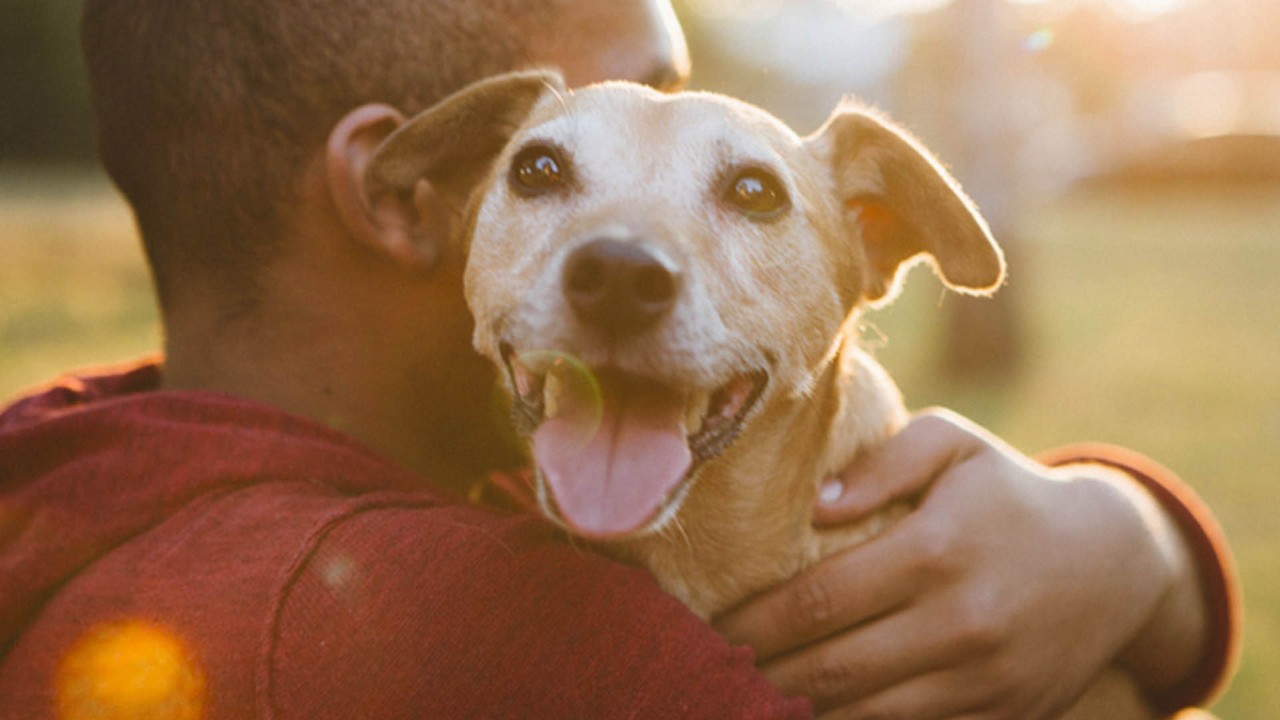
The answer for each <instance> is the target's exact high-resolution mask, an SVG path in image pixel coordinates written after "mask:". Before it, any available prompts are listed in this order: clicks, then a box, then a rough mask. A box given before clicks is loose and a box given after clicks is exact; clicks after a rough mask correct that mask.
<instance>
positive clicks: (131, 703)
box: [57, 621, 205, 720]
mask: <svg viewBox="0 0 1280 720" xmlns="http://www.w3.org/2000/svg"><path fill="white" fill-rule="evenodd" d="M204 703H205V678H204V673H203V672H202V671H201V669H200V667H199V665H198V664H197V663H196V662H195V660H194V658H193V656H192V655H191V653H190V652H188V650H187V648H186V647H185V646H184V644H183V643H182V641H181V640H179V639H178V637H177V636H175V635H173V634H172V633H170V632H168V631H166V630H163V629H161V628H158V627H155V626H153V625H150V624H147V623H143V622H140V621H129V622H121V623H111V624H107V625H100V626H98V627H95V628H93V629H91V630H90V631H89V632H87V633H85V634H84V635H83V636H82V637H81V638H80V640H79V641H77V642H76V644H75V645H74V646H73V647H72V648H71V650H70V652H68V653H67V656H66V657H65V658H64V659H63V661H62V664H61V665H60V666H59V668H58V680H57V707H58V718H59V720H199V719H200V718H201V717H202V716H203V715H204Z"/></svg>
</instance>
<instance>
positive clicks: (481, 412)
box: [163, 307, 518, 493]
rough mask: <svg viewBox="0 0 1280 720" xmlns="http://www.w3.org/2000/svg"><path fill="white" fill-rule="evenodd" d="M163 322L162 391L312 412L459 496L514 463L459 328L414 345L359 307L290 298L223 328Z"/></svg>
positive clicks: (485, 375) (488, 377)
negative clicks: (294, 303) (207, 393)
mask: <svg viewBox="0 0 1280 720" xmlns="http://www.w3.org/2000/svg"><path fill="white" fill-rule="evenodd" d="M169 325H170V334H169V336H168V342H167V348H166V349H167V359H166V362H165V370H164V380H163V382H164V385H165V387H167V388H171V389H202V390H213V391H219V392H225V393H229V394H232V395H236V396H239V397H244V398H247V399H250V400H255V401H258V402H262V403H264V404H267V405H271V406H273V407H276V408H279V409H281V410H284V411H286V412H289V413H292V414H295V415H300V416H303V417H307V418H310V419H312V420H314V421H316V422H319V423H321V424H324V425H326V426H329V427H331V428H334V429H335V430H338V431H340V432H343V433H345V434H348V435H350V436H352V437H354V438H356V439H357V440H360V441H362V442H363V443H365V444H366V445H368V446H370V447H371V448H372V449H374V450H375V451H377V452H379V453H381V454H383V455H385V456H387V457H389V458H391V459H392V460H395V461H397V462H399V463H400V464H402V465H404V466H405V467H407V468H409V469H410V470H413V471H415V472H417V473H419V474H421V475H423V476H424V477H426V478H429V479H430V481H431V482H432V484H434V485H436V486H439V487H442V488H448V489H449V490H452V491H455V492H459V493H460V492H465V490H466V488H467V487H468V485H469V484H470V483H471V482H473V481H474V480H476V479H478V478H480V477H482V476H483V474H484V473H485V472H486V471H488V470H492V469H495V468H499V467H510V466H512V465H513V464H515V463H516V462H518V456H517V454H516V453H515V452H514V451H513V450H511V449H510V446H509V445H506V444H505V443H503V442H502V440H501V439H500V433H499V432H498V430H497V426H496V423H495V421H494V417H495V413H493V411H492V409H491V407H490V398H491V397H492V392H491V390H492V386H493V379H492V372H491V370H490V368H489V366H488V364H487V363H485V362H484V361H483V360H481V359H480V358H478V357H476V356H475V355H474V353H473V351H471V350H470V347H469V345H467V344H465V343H463V344H462V345H461V346H460V347H459V346H458V345H459V343H458V342H457V340H458V338H457V337H452V338H451V337H450V336H451V335H454V336H456V335H457V331H454V332H452V333H451V332H448V329H446V331H445V332H443V333H442V336H441V337H439V338H438V340H439V342H438V343H434V344H433V345H438V347H421V346H422V345H423V343H422V341H421V340H415V339H414V338H402V337H399V335H400V333H399V332H398V331H397V330H396V329H395V327H394V326H390V327H386V326H379V327H371V326H370V325H369V319H368V316H361V315H360V314H359V313H348V314H343V313H342V312H341V311H332V309H330V310H328V311H325V310H321V311H317V310H315V309H311V308H297V307H293V308H289V309H282V308H275V309H274V310H263V311H262V312H255V313H254V314H252V315H250V316H248V317H245V318H241V319H238V320H235V321H232V322H229V323H223V324H222V325H221V326H220V327H216V326H214V325H213V324H212V323H192V322H189V321H188V322H184V323H174V322H171V323H170V324H169ZM175 327H176V328H181V329H183V330H185V331H186V332H185V333H183V332H175V330H174V328H175ZM464 337H465V333H464ZM450 340H452V341H453V342H450ZM415 343H416V344H415ZM449 346H453V348H454V349H453V351H452V352H450V351H448V347H449ZM415 347H419V348H420V351H418V352H415V350H414V348H415Z"/></svg>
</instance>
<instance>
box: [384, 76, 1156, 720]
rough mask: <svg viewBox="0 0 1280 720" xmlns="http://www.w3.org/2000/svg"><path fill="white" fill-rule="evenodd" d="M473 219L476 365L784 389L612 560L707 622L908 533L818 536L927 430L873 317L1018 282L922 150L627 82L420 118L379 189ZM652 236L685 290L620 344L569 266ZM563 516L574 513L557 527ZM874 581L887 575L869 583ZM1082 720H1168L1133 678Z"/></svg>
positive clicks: (479, 98)
mask: <svg viewBox="0 0 1280 720" xmlns="http://www.w3.org/2000/svg"><path fill="white" fill-rule="evenodd" d="M535 140H536V141H537V142H541V143H550V144H554V145H555V146H557V147H559V148H562V149H563V150H564V151H565V153H566V154H567V155H570V156H572V163H573V168H574V177H573V183H574V185H573V187H572V188H571V190H570V191H569V192H566V193H563V194H561V195H558V196H557V197H556V198H555V199H553V200H545V199H541V200H539V199H535V200H533V201H531V200H530V198H527V197H522V196H520V195H519V194H518V193H514V192H512V191H511V188H510V187H508V182H507V168H508V167H509V165H510V164H511V162H512V159H513V157H514V155H515V153H516V152H517V151H518V150H519V149H520V148H521V147H523V146H526V145H527V144H528V143H529V142H532V141H535ZM742 163H750V164H756V165H762V166H766V167H768V168H771V169H773V170H774V171H775V172H776V173H777V175H778V176H779V177H780V178H781V179H782V181H783V183H784V185H785V187H786V189H787V191H788V193H789V195H790V199H791V200H790V201H791V207H790V209H789V210H788V211H787V212H786V213H785V214H784V215H783V216H781V217H779V218H777V219H775V220H771V221H769V222H754V221H752V220H750V219H748V218H744V217H742V216H740V215H738V214H735V213H734V212H733V211H732V210H731V209H726V208H725V207H723V206H722V205H721V204H718V202H719V198H718V195H717V193H716V191H715V190H714V186H715V183H716V181H717V177H718V173H722V172H723V170H724V168H726V167H732V166H734V165H735V164H737V165H741V164H742ZM424 178H425V179H426V180H427V181H429V182H431V183H432V185H433V186H434V187H435V188H437V189H438V190H439V191H440V192H442V193H444V194H446V196H448V197H451V198H452V201H453V202H455V203H456V204H457V205H458V207H459V208H465V210H464V217H465V222H466V225H465V230H464V232H462V233H461V237H462V241H463V243H462V244H463V247H461V248H459V249H460V250H463V251H465V252H468V253H469V255H468V264H467V271H466V292H467V299H468V302H469V304H470V306H471V309H472V311H473V313H474V315H475V319H476V330H475V343H476V347H477V349H478V350H479V351H480V352H481V353H483V354H485V355H487V356H489V357H490V358H492V359H493V360H494V361H495V363H498V364H499V365H500V364H501V361H502V358H501V357H500V351H499V346H500V344H501V343H507V344H510V345H513V346H514V347H516V348H518V349H521V350H528V349H542V348H554V349H556V350H559V351H563V352H567V353H570V354H572V355H574V356H576V357H578V358H580V359H581V360H582V361H583V362H584V363H586V364H587V365H588V366H591V367H603V366H609V367H612V368H615V369H617V370H621V371H625V372H627V373H630V374H633V375H637V376H643V377H646V378H654V379H657V380H660V381H661V382H663V383H664V384H666V385H668V386H670V387H674V388H680V389H685V390H690V391H692V390H699V389H703V390H705V389H710V388H714V387H717V386H720V385H722V384H724V383H725V382H727V381H728V380H729V379H730V378H731V377H733V376H734V375H735V374H737V373H742V372H744V371H748V370H755V369H761V368H765V369H767V371H768V373H769V381H768V386H767V389H766V391H765V394H764V395H763V397H762V399H761V400H760V402H759V403H758V404H757V405H756V407H755V410H754V412H753V413H752V415H751V416H750V417H749V418H747V420H746V423H745V426H744V428H743V430H742V434H741V436H740V437H739V438H738V439H737V441H736V442H734V443H733V444H732V445H731V446H730V447H728V449H726V450H725V451H724V452H723V454H721V455H720V456H718V457H716V458H714V459H712V460H711V461H709V462H707V463H706V464H704V465H702V466H701V467H700V468H698V469H697V470H696V471H695V473H694V477H692V478H691V479H690V480H689V481H688V482H691V483H692V485H691V486H690V488H689V489H688V492H687V494H685V495H684V500H683V503H682V504H680V505H679V507H678V508H674V509H673V510H672V512H670V513H665V514H664V516H663V517H661V518H659V519H658V520H657V521H655V523H654V524H652V525H651V526H650V527H648V528H646V529H645V530H644V531H642V532H638V533H635V534H633V535H631V536H628V537H625V538H620V539H611V540H609V541H608V542H604V543H601V548H602V549H603V550H604V551H605V552H608V553H611V554H614V555H617V556H619V557H622V558H625V559H629V560H633V561H637V562H640V563H642V564H644V565H645V566H647V567H648V568H650V569H651V570H652V571H653V573H654V575H655V576H656V577H657V579H658V580H659V582H660V583H661V584H662V585H663V587H664V588H665V589H667V590H668V591H669V592H671V593H672V594H674V595H675V596H676V597H678V598H680V599H681V600H682V601H683V602H685V603H686V604H688V605H689V607H690V608H692V609H693V610H694V611H695V612H696V613H698V614H699V615H701V616H703V617H710V616H711V615H713V614H715V613H717V612H719V611H722V610H724V609H727V608H728V607H731V606H732V605H734V604H735V603H737V602H739V601H741V600H743V599H745V598H746V597H748V596H749V595H751V594H753V593H755V592H758V591H760V590H762V589H764V588H766V587H769V586H771V585H774V584H776V583H778V582H779V581H781V580H783V579H784V578H787V577H789V576H791V575H794V574H795V573H797V572H799V571H800V570H802V569H803V568H805V567H806V566H808V565H810V564H812V563H814V562H815V561H817V560H818V559H819V558H821V557H823V556H825V555H827V554H830V553H832V552H834V551H836V550H838V549H841V548H845V547H848V546H850V545H852V544H855V543H857V542H861V541H863V540H865V539H867V538H869V537H871V536H873V535H874V534H876V533H878V532H879V531H880V530H881V529H882V528H883V527H885V526H886V525H887V524H888V523H890V522H892V520H893V519H895V518H896V517H897V516H899V515H901V514H902V513H904V512H906V511H907V509H906V508H904V507H895V508H891V509H889V510H886V511H885V512H882V513H881V514H879V515H877V516H875V517H873V518H872V519H870V520H868V521H866V522H864V523H862V524H860V525H858V526H856V527H848V528H842V529H839V530H821V531H820V530H816V529H815V528H814V526H813V524H812V522H811V520H812V509H813V507H814V504H815V499H816V495H817V492H818V488H819V483H820V482H821V480H822V479H823V478H825V477H827V476H828V475H829V474H831V473H833V472H835V471H837V470H839V469H841V468H843V467H845V466H847V465H848V464H849V463H850V462H852V460H853V459H854V457H855V456H857V454H858V453H860V452H863V451H865V450H866V449H868V448H871V447H874V446H876V445H877V444H878V443H880V442H882V441H883V440H884V439H885V438H886V437H888V436H889V435H890V434H892V433H894V432H896V431H897V430H898V429H899V428H900V427H901V426H902V425H903V423H904V422H905V418H906V412H905V410H904V408H903V403H902V400H901V397H900V395H899V393H898V390H897V389H896V387H895V386H894V384H893V383H892V381H891V380H890V379H889V377H888V376H887V374H886V373H885V372H884V371H883V370H882V369H881V368H880V367H879V366H878V365H877V364H876V363H875V362H874V361H873V360H872V359H871V358H870V357H869V356H867V355H866V354H865V353H863V352H862V351H861V350H860V349H859V348H858V347H857V323H858V316H859V312H860V310H861V309H862V308H863V307H865V306H867V305H869V304H874V303H880V302H885V301H887V300H889V299H891V298H892V297H893V295H894V293H895V291H896V287H897V282H898V280H899V279H900V277H901V275H902V272H901V270H902V268H903V267H905V266H906V265H908V264H909V263H911V262H913V261H915V260H918V259H924V260H927V261H928V262H930V263H931V264H932V265H933V267H934V269H935V270H936V271H937V274H938V275H939V277H940V278H941V279H942V280H943V281H944V282H945V283H946V284H947V285H948V286H949V287H951V288H953V289H957V290H960V291H962V292H971V293H983V294H985V293H988V292H990V291H992V290H994V289H995V288H996V287H997V286H998V285H999V284H1000V282H1001V281H1002V278H1003V273H1004V263H1003V259H1002V256H1001V254H1000V251H999V249H998V248H997V246H996V245H995V243H994V242H993V241H992V240H991V238H990V235H989V233H988V231H987V228H986V226H985V224H984V223H983V221H982V219H981V217H980V216H979V215H978V213H977V211H976V210H975V209H974V208H973V206H972V204H971V203H970V202H969V201H968V199H967V198H965V196H964V195H963V194H962V193H961V191H960V189H959V188H958V186H957V185H956V184H955V182H954V181H953V180H952V179H951V178H950V177H949V176H948V175H947V174H946V172H945V171H943V170H942V169H941V167H940V166H939V165H938V164H937V163H936V162H935V161H934V160H933V159H932V158H931V157H930V156H929V154H928V153H927V152H925V151H924V150H923V149H922V148H921V147H920V146H919V145H918V144H917V143H915V142H914V141H913V140H911V139H910V138H909V137H908V136H907V135H906V134H905V133H903V132H901V131H900V130H898V129H896V128H895V127H894V126H892V125H891V124H889V123H888V122H886V121H885V120H883V119H882V118H880V117H879V116H877V115H875V114H874V113H871V112H869V111H866V110H864V109H862V108H860V107H858V106H855V105H853V104H846V105H843V106H841V107H840V108H838V109H837V110H836V112H835V113H834V114H833V115H832V117H831V119H830V120H829V121H828V122H827V124H826V125H824V126H823V128H822V129H820V130H818V131H817V132H816V133H814V134H813V135H811V136H809V137H807V138H801V137H798V136H796V135H795V134H794V133H792V131H791V130H789V129H788V128H786V127H785V126H784V125H782V124H781V123H779V122H778V121H776V120H775V119H774V118H772V117H771V116H769V115H768V114H766V113H764V112H763V111H761V110H759V109H757V108H755V107H753V106H750V105H747V104H745V103H741V102H738V101H735V100H732V99H729V98H725V97H722V96H718V95H712V94H705V93H682V94H679V95H674V96H666V95H660V94H658V93H655V92H653V91H651V90H648V89H646V88H643V87H641V86H637V85H632V84H626V83H606V84H602V85H598V86H592V87H589V88H586V89H583V90H579V91H576V92H573V93H569V92H567V91H566V90H564V88H563V86H562V85H561V83H560V81H559V79H558V78H557V77H555V76H554V75H550V74H545V73H536V72H532V73H517V74H512V75H507V76H501V77H499V78H496V79H492V80H489V81H486V82H482V83H480V84H478V85H476V86H473V87H471V88H468V89H467V90H464V91H463V92H461V93H459V94H458V95H456V96H454V97H453V98H451V99H449V100H446V101H445V102H444V103H442V104H441V105H439V106H437V107H436V108H433V109H432V110H430V111H428V112H427V113H424V114H423V115H421V116H419V117H417V118H414V119H413V120H411V121H410V122H409V123H407V124H406V125H405V126H404V127H402V128H401V129H400V130H399V131H397V132H396V133H395V134H394V135H393V136H391V137H390V138H388V140H387V141H386V142H384V144H383V146H382V147H381V148H380V149H379V151H378V153H377V155H376V156H375V158H374V160H373V162H372V163H371V165H370V168H369V173H368V184H369V192H370V194H371V195H372V196H374V197H376V196H378V195H379V194H380V193H386V192H397V193H402V194H403V193H408V192H410V191H411V189H412V188H413V187H414V185H415V184H416V183H418V182H419V181H420V180H421V179H424ZM601 236H617V237H619V238H636V237H639V238H643V240H644V242H646V243H648V244H649V245H650V246H651V247H652V248H653V249H654V251H655V252H657V253H661V254H662V255H663V256H664V257H667V258H670V259H671V260H672V261H673V262H674V263H676V264H677V265H679V266H680V267H681V268H682V271H683V273H684V278H685V280H686V282H685V285H684V286H683V288H682V292H681V295H680V298H679V301H678V303H677V304H676V306H675V308H674V310H673V311H672V313H671V315H670V316H669V317H666V318H664V319H663V321H662V323H661V324H660V325H659V326H658V327H656V328H654V329H653V330H652V331H649V332H646V333H643V334H641V335H639V336H637V337H634V338H624V339H620V340H617V341H616V342H614V343H610V344H609V346H608V347H602V346H601V344H600V343H598V342H593V341H592V338H591V337H590V336H589V334H587V333H585V332H583V331H582V330H581V329H580V328H579V327H578V325H577V324H576V323H575V322H574V321H573V319H572V314H571V313H570V312H569V311H568V309H567V308H566V307H565V300H564V298H563V293H562V290H561V288H560V278H561V271H560V269H561V265H562V263H563V261H564V258H565V256H566V254H567V253H568V252H569V251H570V250H571V249H572V248H573V247H575V246H576V245H578V244H581V243H582V242H583V241H585V240H586V239H588V238H596V237H601ZM546 510H547V511H548V514H549V516H550V517H551V518H552V519H556V515H555V509H554V505H553V504H550V503H548V504H547V506H546ZM868 581H869V582H874V578H870V579H868ZM1099 688H1100V690H1099V691H1098V692H1096V693H1092V697H1091V698H1088V699H1087V700H1086V702H1087V703H1094V705H1088V706H1086V705H1082V706H1081V708H1080V710H1079V712H1080V713H1081V714H1078V715H1073V717H1108V718H1124V717H1146V716H1147V715H1146V714H1145V712H1140V711H1139V703H1138V701H1137V695H1136V694H1135V692H1134V690H1133V687H1132V685H1131V683H1129V682H1128V681H1127V679H1125V678H1124V677H1122V676H1117V677H1116V678H1112V679H1109V680H1107V681H1106V682H1104V683H1100V684H1099Z"/></svg>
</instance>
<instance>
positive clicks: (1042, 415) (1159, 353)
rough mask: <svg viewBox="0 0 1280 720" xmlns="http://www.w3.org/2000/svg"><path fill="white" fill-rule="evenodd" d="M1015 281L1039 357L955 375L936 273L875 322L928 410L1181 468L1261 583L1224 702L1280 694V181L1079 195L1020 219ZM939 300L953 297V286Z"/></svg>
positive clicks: (900, 372) (912, 398)
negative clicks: (1138, 454)
mask: <svg viewBox="0 0 1280 720" xmlns="http://www.w3.org/2000/svg"><path fill="white" fill-rule="evenodd" d="M1020 237H1022V238H1023V246H1022V252H1021V253H1020V254H1019V255H1018V262H1019V265H1016V266H1014V267H1012V268H1011V275H1010V287H1011V288H1012V289H1013V291H1014V292H1015V293H1017V297H1018V300H1019V307H1018V309H1019V311H1020V314H1019V317H1020V320H1021V323H1022V327H1023V328H1024V339H1025V346H1024V347H1023V352H1024V353H1025V356H1024V362H1023V363H1022V364H1021V365H1020V366H1019V367H1018V368H1017V369H1016V372H1013V373H1011V374H1010V375H1009V376H1008V377H1003V378H999V379H996V380H993V381H989V382H987V383H985V384H981V385H976V386H974V385H970V386H963V387H957V386H955V384H954V383H951V382H949V381H948V380H947V379H946V377H945V375H944V374H942V373H940V372H938V361H937V358H938V351H939V344H940V342H941V341H940V336H941V332H940V329H941V323H942V319H943V317H944V315H945V313H944V312H942V310H943V308H945V305H946V303H947V299H946V298H945V297H943V296H942V295H941V293H940V292H939V290H938V287H939V286H938V284H937V283H936V282H935V281H934V280H933V279H932V278H931V277H929V276H928V274H927V273H925V272H924V271H919V270H918V271H916V272H915V273H914V274H913V277H912V278H911V283H910V286H909V288H908V291H907V293H906V294H905V295H904V297H903V298H901V299H900V300H899V301H898V303H896V304H895V305H894V306H892V307H890V308H889V309H887V310H885V311H882V312H880V313H878V314H877V315H875V316H874V317H873V318H872V320H873V322H874V323H875V325H876V326H877V327H878V328H879V330H880V331H881V332H883V333H884V334H885V335H886V336H887V337H888V338H889V340H888V342H887V345H885V347H884V348H883V349H882V350H881V351H880V352H879V355H880V358H881V360H882V361H883V362H884V363H885V365H886V366H888V367H889V369H890V370H891V371H892V372H893V373H894V375H895V376H896V377H897V379H898V381H899V382H900V384H901V385H902V387H903V389H904V392H905V393H906V395H907V399H908V402H910V403H911V404H912V405H913V406H924V405H933V404H940V405H947V406H950V407H953V408H955V409H957V410H959V411H960V412H962V413H964V414H966V415H968V416H970V417H972V418H974V419H975V420H977V421H978V422H980V423H982V424H984V425H986V426H987V427H989V428H991V429H992V430H994V431H995V432H996V433H998V434H999V435H1001V436H1002V437H1004V438H1005V439H1007V440H1009V441H1010V442H1011V443H1013V444H1014V445H1015V446H1017V447H1019V448H1021V449H1023V450H1025V451H1029V452H1035V451H1037V450H1043V449H1047V448H1050V447H1052V446H1054V445H1058V444H1062V443H1064V442H1070V441H1076V440H1100V441H1107V442H1113V443H1117V444H1120V445H1124V446H1127V447H1130V448H1133V449H1136V450H1139V451H1142V452H1144V453H1146V454H1148V455H1150V456H1152V457H1154V458H1157V459H1159V460H1160V461H1161V462H1162V463H1164V464H1166V465H1168V466H1169V467H1171V468H1173V469H1174V470H1175V471H1177V472H1178V473H1179V474H1180V475H1181V476H1182V477H1183V478H1184V479H1186V480H1187V481H1188V482H1189V483H1191V484H1192V485H1193V486H1194V487H1195V488H1196V489H1197V491H1198V492H1199V493H1200V494H1201V495H1202V497H1204V498H1205V500H1206V501H1207V502H1208V503H1209V504H1210V506H1211V507H1212V508H1213V509H1214V512H1215V514H1216V515H1217V517H1218V518H1219V520H1220V521H1221V522H1222V524H1223V526H1224V527H1225V529H1226V532H1227V536H1228V538H1229V539H1230V541H1231V544H1232V547H1233V549H1234V551H1235V554H1236V558H1237V560H1238V562H1239V565H1240V569H1241V574H1242V576H1243V580H1244V586H1245V603H1246V632H1245V649H1244V658H1243V663H1242V666H1241V668H1240V672H1239V674H1238V675H1237V676H1236V679H1235V682H1234V684H1233V686H1232V688H1231V690H1230V692H1229V693H1228V694H1227V695H1226V696H1225V697H1224V698H1223V699H1222V701H1221V702H1220V703H1218V705H1217V707H1216V708H1215V709H1216V710H1217V712H1218V713H1219V714H1221V716H1222V717H1224V718H1233V719H1237V720H1247V719H1250V718H1256V719H1257V720H1263V719H1264V718H1271V717H1273V716H1274V710H1275V708H1277V707H1280V683H1277V682H1276V681H1275V678H1276V677H1277V675H1278V674H1280V635H1277V632H1280V524H1278V523H1277V520H1276V517H1277V514H1278V511H1280V277H1278V276H1277V272H1278V269H1280V190H1271V191H1260V190H1242V189H1239V188H1236V189H1235V190H1226V189H1218V190H1216V191H1213V190H1210V191H1205V189H1203V188H1201V189H1197V190H1196V191H1195V192H1192V191H1190V190H1185V189H1184V190H1164V191H1159V192H1157V191H1154V190H1145V191H1136V190H1131V191H1117V190H1109V191H1107V192H1106V193H1101V192H1098V193H1093V194H1080V195H1077V196H1075V197H1073V198H1070V199H1068V200H1066V201H1064V202H1062V203H1059V204H1058V205H1057V206H1055V207H1053V208H1050V209H1048V210H1046V211H1044V212H1042V213H1040V214H1038V215H1037V216H1036V217H1034V218H1032V219H1029V220H1028V221H1027V222H1025V223H1024V224H1023V226H1022V227H1021V228H1020ZM940 298H942V299H941V300H940Z"/></svg>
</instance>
